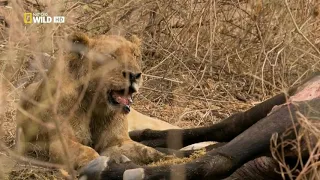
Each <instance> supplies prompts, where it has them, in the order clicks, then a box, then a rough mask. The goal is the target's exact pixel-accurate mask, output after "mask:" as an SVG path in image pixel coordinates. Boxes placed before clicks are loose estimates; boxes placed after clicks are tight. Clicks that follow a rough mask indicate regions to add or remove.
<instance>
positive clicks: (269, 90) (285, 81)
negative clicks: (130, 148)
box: [0, 0, 320, 179]
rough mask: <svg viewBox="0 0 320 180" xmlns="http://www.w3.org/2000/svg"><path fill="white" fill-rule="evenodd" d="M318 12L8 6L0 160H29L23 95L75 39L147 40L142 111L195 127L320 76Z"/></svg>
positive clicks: (307, 6) (222, 1) (193, 0)
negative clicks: (19, 128)
mask: <svg viewBox="0 0 320 180" xmlns="http://www.w3.org/2000/svg"><path fill="white" fill-rule="evenodd" d="M0 2H4V0H0ZM0 4H3V3H0ZM25 12H47V13H49V14H51V15H63V16H65V19H66V23H64V24H41V25H40V24H32V25H26V24H24V23H23V13H25ZM319 13H320V5H319V3H318V2H317V0H308V1H299V0H290V1H289V0H283V1H278V0H270V1H262V0H258V1H254V0H247V1H245V0H238V1H236V0H207V1H204V0H181V1H165V0H157V1H151V0H137V1H125V0H118V1H114V0H82V1H78V0H68V1H50V0H47V1H45V0H22V1H20V0H10V2H9V4H8V5H7V6H6V7H0V23H1V27H0V64H1V66H0V67H1V87H0V91H1V92H0V95H1V100H2V101H1V103H0V105H1V106H0V108H1V109H0V113H1V121H0V123H1V127H2V130H0V135H1V137H2V138H1V139H2V141H1V147H2V149H3V151H2V152H3V153H1V156H0V161H1V160H2V159H6V160H7V161H8V162H10V159H12V158H11V156H12V157H15V159H19V160H26V159H23V158H22V157H19V156H15V155H14V152H13V151H11V150H10V148H11V147H13V146H14V144H15V142H14V135H15V131H14V130H15V123H14V119H15V109H16V103H17V102H18V101H19V93H20V92H21V90H22V89H23V87H25V86H26V85H27V84H28V83H30V82H31V81H34V80H37V79H39V78H45V71H46V69H47V68H48V67H50V64H51V63H52V62H53V61H57V60H61V59H62V58H63V52H64V51H63V50H64V44H63V43H62V42H63V40H64V38H65V37H66V35H67V34H68V33H70V32H72V31H82V32H86V33H88V34H90V35H95V34H102V33H106V34H108V33H109V34H118V33H120V34H124V35H128V34H137V35H138V36H140V37H141V38H142V39H143V42H144V44H143V63H144V64H143V71H144V73H145V75H144V78H145V84H144V88H143V90H142V92H141V93H140V94H138V95H136V97H135V99H136V100H135V107H136V109H138V110H139V111H141V112H143V113H145V114H148V115H151V116H157V117H159V118H161V119H164V120H166V121H168V122H170V123H173V124H176V125H179V126H182V127H194V126H199V125H209V124H212V123H214V122H216V121H218V120H220V119H223V118H225V117H227V116H229V115H230V114H232V113H235V112H237V111H242V110H245V109H247V108H249V107H251V106H252V105H254V104H256V103H258V102H260V101H262V100H264V99H266V98H268V97H270V96H272V95H274V94H276V93H278V92H280V91H282V90H283V89H284V88H287V87H288V86H291V85H294V84H297V83H299V82H300V80H301V79H303V78H304V77H306V76H307V75H309V74H311V73H312V72H313V71H316V70H319V67H320V63H319V62H320V61H319V59H320V52H319V47H320V37H319V33H318V32H319V20H320V15H319ZM3 17H4V18H3ZM4 19H5V20H4ZM5 21H6V22H5ZM6 24H7V25H9V26H10V27H9V28H8V27H5V25H6ZM6 147H8V148H6ZM8 155H10V157H9V158H8ZM21 164H23V163H18V165H16V164H15V163H14V162H12V163H7V165H8V166H9V167H6V168H4V167H3V168H1V166H2V165H0V174H5V173H7V172H10V170H11V168H12V167H14V169H15V172H17V171H20V170H21V171H23V172H28V173H30V171H28V170H27V171H25V167H24V166H25V165H24V164H23V165H21ZM28 168H30V167H27V169H28ZM17 169H18V170H17ZM38 170H39V169H37V171H38ZM1 171H3V173H1ZM37 171H36V172H37ZM31 172H33V171H31ZM28 173H25V174H28ZM13 174H14V173H13ZM25 177H26V179H27V177H28V176H25ZM0 178H1V177H0ZM34 178H37V177H34ZM22 179H23V178H22ZM31 179H32V178H31ZM38 179H42V177H41V178H39V177H38ZM48 179H51V178H50V175H48Z"/></svg>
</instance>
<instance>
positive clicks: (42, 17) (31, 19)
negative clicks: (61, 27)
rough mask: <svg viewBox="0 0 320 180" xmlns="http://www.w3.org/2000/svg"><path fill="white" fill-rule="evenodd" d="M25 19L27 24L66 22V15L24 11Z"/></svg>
mask: <svg viewBox="0 0 320 180" xmlns="http://www.w3.org/2000/svg"><path fill="white" fill-rule="evenodd" d="M23 21H24V23H25V24H34V23H37V24H48V23H52V22H53V23H64V21H65V18H64V16H53V17H51V16H48V13H44V12H40V13H24V14H23Z"/></svg>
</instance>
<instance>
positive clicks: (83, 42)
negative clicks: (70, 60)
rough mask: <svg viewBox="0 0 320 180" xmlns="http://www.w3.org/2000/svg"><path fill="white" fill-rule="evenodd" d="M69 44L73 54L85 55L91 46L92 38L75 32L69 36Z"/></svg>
mask: <svg viewBox="0 0 320 180" xmlns="http://www.w3.org/2000/svg"><path fill="white" fill-rule="evenodd" d="M68 44H69V45H70V46H69V47H70V51H71V52H75V53H79V54H83V53H84V51H86V50H87V49H88V47H89V45H90V38H89V37H88V36H87V35H86V34H84V33H80V32H75V33H72V34H71V35H69V36H68Z"/></svg>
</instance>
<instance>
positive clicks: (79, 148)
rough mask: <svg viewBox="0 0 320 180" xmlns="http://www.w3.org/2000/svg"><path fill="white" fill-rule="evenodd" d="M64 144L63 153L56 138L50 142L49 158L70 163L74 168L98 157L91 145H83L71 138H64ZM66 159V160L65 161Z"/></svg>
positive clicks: (60, 144)
mask: <svg viewBox="0 0 320 180" xmlns="http://www.w3.org/2000/svg"><path fill="white" fill-rule="evenodd" d="M64 141H65V145H66V151H67V152H68V155H66V154H65V150H64V149H63V146H62V143H61V141H60V140H59V139H58V138H55V139H54V140H53V141H51V142H50V146H49V153H50V158H51V160H53V161H56V162H64V163H71V164H72V165H73V167H74V168H75V170H78V169H79V168H81V167H84V166H85V165H87V164H88V163H89V162H90V161H92V160H94V159H96V158H97V157H99V154H98V153H97V152H96V151H95V150H94V149H92V148H91V147H88V146H85V145H83V144H80V143H78V142H75V141H73V140H71V139H68V138H66V139H64ZM66 161H67V162H66Z"/></svg>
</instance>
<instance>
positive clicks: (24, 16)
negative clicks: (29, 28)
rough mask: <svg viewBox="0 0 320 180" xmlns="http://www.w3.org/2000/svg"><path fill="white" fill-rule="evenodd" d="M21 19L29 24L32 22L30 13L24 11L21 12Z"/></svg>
mask: <svg viewBox="0 0 320 180" xmlns="http://www.w3.org/2000/svg"><path fill="white" fill-rule="evenodd" d="M23 21H24V23H25V24H31V23H32V13H24V14H23Z"/></svg>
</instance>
